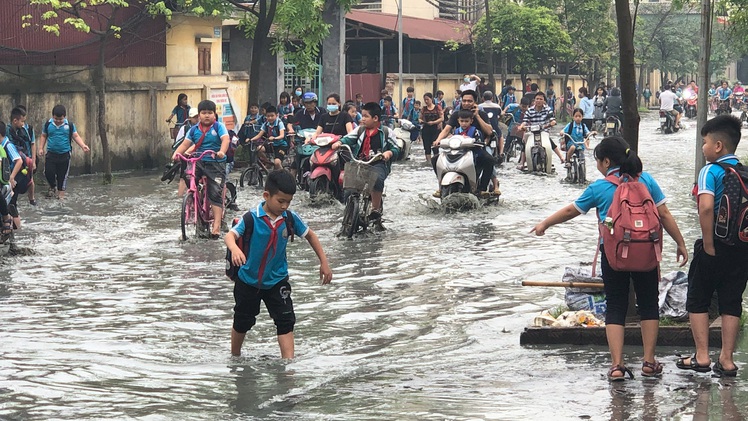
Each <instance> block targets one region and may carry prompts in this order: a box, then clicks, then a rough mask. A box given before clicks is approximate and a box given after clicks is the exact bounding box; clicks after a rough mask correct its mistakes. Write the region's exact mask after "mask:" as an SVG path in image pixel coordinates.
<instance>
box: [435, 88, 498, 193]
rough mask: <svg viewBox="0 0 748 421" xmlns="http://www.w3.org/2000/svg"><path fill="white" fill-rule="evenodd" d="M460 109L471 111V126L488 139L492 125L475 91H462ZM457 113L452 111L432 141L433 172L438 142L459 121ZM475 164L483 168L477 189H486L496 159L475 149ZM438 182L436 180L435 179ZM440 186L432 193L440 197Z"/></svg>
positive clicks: (456, 125)
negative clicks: (478, 102) (480, 105)
mask: <svg viewBox="0 0 748 421" xmlns="http://www.w3.org/2000/svg"><path fill="white" fill-rule="evenodd" d="M460 95H461V105H460V109H461V110H468V111H471V112H472V113H473V123H472V126H474V127H475V128H476V129H477V130H480V131H481V133H482V135H483V138H484V139H490V138H491V133H492V132H493V127H491V123H490V119H489V118H488V114H486V113H485V112H483V111H481V110H480V109H479V108H478V104H476V102H477V101H478V94H477V93H476V92H475V91H472V90H467V91H464V92H462V93H461V94H460ZM457 114H458V113H456V112H453V113H452V115H451V116H450V117H449V121H448V122H447V124H445V125H444V129H442V131H441V133H439V136H437V138H436V140H435V141H434V148H433V150H434V154H433V157H432V158H431V166H432V167H433V168H434V173H436V161H437V160H438V159H439V144H440V143H441V140H442V139H444V138H446V137H447V136H449V135H450V134H451V133H452V131H453V130H454V129H456V128H457V127H458V126H459V125H460V123H459V122H458V120H457ZM474 156H475V165H476V166H477V167H478V168H482V169H483V170H484V172H483V174H482V175H481V178H480V183H479V184H478V188H479V190H478V191H481V192H483V191H486V189H487V188H488V183H489V182H490V181H491V176H492V175H493V166H494V165H496V161H495V160H494V159H493V157H492V156H491V155H490V154H489V153H488V152H486V151H485V150H484V149H482V148H481V149H476V150H475V153H474ZM437 182H438V180H437ZM439 187H440V186H437V190H436V193H434V197H440V196H441V191H440V189H439Z"/></svg>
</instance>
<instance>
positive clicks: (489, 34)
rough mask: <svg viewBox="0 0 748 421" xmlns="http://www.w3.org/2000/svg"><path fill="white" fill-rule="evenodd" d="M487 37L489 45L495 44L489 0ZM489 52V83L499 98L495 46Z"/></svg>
mask: <svg viewBox="0 0 748 421" xmlns="http://www.w3.org/2000/svg"><path fill="white" fill-rule="evenodd" d="M486 35H487V38H488V39H489V44H493V41H492V40H493V27H492V25H491V15H490V12H489V7H488V0H486ZM487 50H488V83H489V84H491V86H492V87H493V90H494V95H496V96H498V95H499V92H496V90H497V87H496V86H497V85H496V80H495V78H494V77H493V45H491V46H490V47H489V48H487Z"/></svg>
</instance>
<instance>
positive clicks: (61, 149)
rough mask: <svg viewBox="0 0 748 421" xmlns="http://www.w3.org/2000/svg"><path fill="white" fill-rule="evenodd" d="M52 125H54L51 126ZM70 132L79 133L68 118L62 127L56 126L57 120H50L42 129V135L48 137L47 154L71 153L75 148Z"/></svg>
mask: <svg viewBox="0 0 748 421" xmlns="http://www.w3.org/2000/svg"><path fill="white" fill-rule="evenodd" d="M50 123H52V124H50ZM70 130H72V131H73V133H78V130H76V129H75V124H72V123H70V122H68V119H67V118H66V119H65V121H63V122H62V125H61V126H57V125H56V124H55V120H54V119H53V118H50V119H49V120H48V121H47V123H46V124H45V125H44V129H42V133H44V134H45V135H47V152H52V153H56V154H64V153H68V152H70V151H71V150H72V149H73V148H72V145H71V140H70Z"/></svg>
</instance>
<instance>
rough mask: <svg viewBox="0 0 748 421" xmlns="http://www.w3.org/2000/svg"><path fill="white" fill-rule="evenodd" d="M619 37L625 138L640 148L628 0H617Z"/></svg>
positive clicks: (632, 30) (632, 31)
mask: <svg viewBox="0 0 748 421" xmlns="http://www.w3.org/2000/svg"><path fill="white" fill-rule="evenodd" d="M616 20H617V21H618V37H619V50H620V54H619V67H620V70H619V75H620V78H621V97H622V100H623V138H624V139H626V141H627V142H628V144H629V146H630V147H631V149H633V150H635V151H638V149H639V120H640V119H639V110H638V109H637V108H636V64H635V63H634V28H633V26H632V21H631V11H630V10H629V1H628V0H616Z"/></svg>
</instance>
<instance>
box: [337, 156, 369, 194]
mask: <svg viewBox="0 0 748 421" xmlns="http://www.w3.org/2000/svg"><path fill="white" fill-rule="evenodd" d="M376 182H377V172H376V171H374V170H373V169H372V168H371V166H369V165H367V164H360V163H358V162H353V161H351V162H348V163H346V164H345V175H344V176H343V189H345V190H356V191H360V192H363V191H366V192H369V193H371V190H372V189H373V188H374V183H376Z"/></svg>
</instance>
